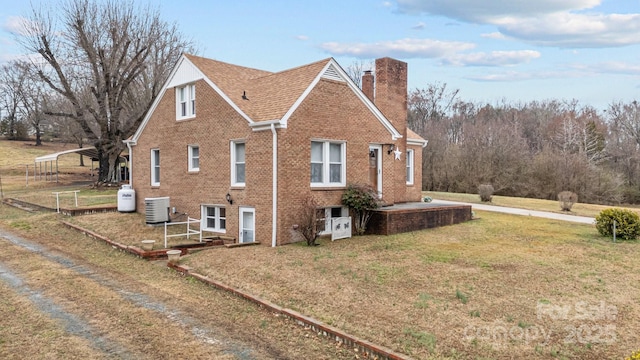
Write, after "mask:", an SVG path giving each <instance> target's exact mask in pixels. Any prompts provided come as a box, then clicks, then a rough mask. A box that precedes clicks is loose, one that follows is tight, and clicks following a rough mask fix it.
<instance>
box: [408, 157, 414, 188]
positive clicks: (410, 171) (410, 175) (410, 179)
mask: <svg viewBox="0 0 640 360" xmlns="http://www.w3.org/2000/svg"><path fill="white" fill-rule="evenodd" d="M407 185H413V150H407Z"/></svg>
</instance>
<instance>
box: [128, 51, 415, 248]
mask: <svg viewBox="0 0 640 360" xmlns="http://www.w3.org/2000/svg"><path fill="white" fill-rule="evenodd" d="M375 71H376V74H375V85H374V76H373V74H371V72H367V73H365V75H364V76H363V90H360V89H359V88H358V86H357V85H355V84H354V82H353V81H352V80H351V79H350V78H349V76H348V75H347V74H346V73H345V71H344V70H343V69H342V68H341V67H340V65H338V63H337V62H336V61H335V60H334V59H332V58H329V59H325V60H321V61H318V62H315V63H312V64H308V65H304V66H300V67H296V68H293V69H289V70H285V71H281V72H276V73H272V72H268V71H262V70H257V69H251V68H246V67H242V66H237V65H232V64H227V63H223V62H220V61H216V60H211V59H206V58H202V57H197V56H193V55H188V54H185V55H184V56H183V57H182V58H181V59H180V61H179V62H178V64H177V65H176V67H175V68H174V70H173V71H172V73H171V75H170V77H169V79H168V80H167V82H166V84H165V86H164V89H163V91H162V92H161V93H160V95H159V96H158V98H157V99H156V100H155V102H154V103H153V105H152V107H151V108H150V110H149V113H148V114H147V116H146V118H145V119H144V121H143V123H142V124H141V126H140V127H139V129H138V130H137V131H136V133H135V134H134V136H133V137H132V138H131V139H130V140H127V143H128V145H129V146H130V153H131V154H132V156H131V163H132V167H131V169H132V170H131V171H132V185H133V186H134V189H135V191H136V193H137V200H136V202H137V203H136V208H137V209H138V211H144V199H145V198H150V197H170V204H171V207H172V208H173V207H175V208H176V209H177V212H178V213H188V214H189V216H191V217H193V218H200V219H201V226H202V227H203V228H204V229H207V231H212V232H214V233H219V234H221V235H222V234H224V235H226V236H231V237H234V238H236V239H237V240H236V241H237V242H251V241H260V242H261V243H263V244H269V245H271V246H276V245H280V244H286V243H290V242H293V241H297V240H299V235H298V234H297V233H296V232H295V231H294V230H293V229H294V225H296V216H297V215H298V214H299V213H300V209H301V206H303V205H302V204H303V201H304V199H306V198H307V197H308V196H309V195H311V196H313V197H314V199H315V200H316V201H317V203H318V204H320V205H321V206H322V209H324V214H325V218H326V220H327V221H329V219H330V218H331V217H335V216H343V215H346V214H347V213H348V209H345V208H343V207H342V206H341V202H340V199H341V196H342V193H343V191H344V190H345V188H346V186H347V184H350V183H365V184H371V185H372V186H373V187H374V188H375V189H377V191H378V194H379V196H380V197H381V199H382V201H383V202H384V203H385V204H396V203H402V202H409V201H419V200H420V197H421V192H420V190H421V188H420V186H421V184H422V179H421V177H422V171H421V166H420V165H421V163H422V151H421V149H422V147H424V146H426V141H425V140H424V139H422V138H421V137H419V136H418V135H417V134H415V133H414V132H412V131H411V130H409V129H407V127H406V117H407V64H406V63H404V62H401V61H398V60H394V59H391V58H383V59H378V60H376V70H375ZM374 89H375V100H374ZM320 213H322V210H320ZM327 229H329V230H327V231H330V227H327Z"/></svg>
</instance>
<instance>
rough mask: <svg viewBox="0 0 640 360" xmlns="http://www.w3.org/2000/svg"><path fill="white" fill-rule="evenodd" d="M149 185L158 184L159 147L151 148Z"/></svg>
mask: <svg viewBox="0 0 640 360" xmlns="http://www.w3.org/2000/svg"><path fill="white" fill-rule="evenodd" d="M151 186H160V149H152V150H151Z"/></svg>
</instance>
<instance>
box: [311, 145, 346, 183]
mask: <svg viewBox="0 0 640 360" xmlns="http://www.w3.org/2000/svg"><path fill="white" fill-rule="evenodd" d="M311 142H312V143H314V142H318V143H322V182H311V187H312V188H314V187H317V188H325V187H345V186H346V184H347V143H346V141H335V140H320V139H312V140H311ZM330 144H339V145H340V159H341V161H342V163H341V164H340V165H341V166H340V182H339V183H332V182H330V178H331V166H330V165H331V162H330V161H329V160H330ZM309 164H311V152H309Z"/></svg>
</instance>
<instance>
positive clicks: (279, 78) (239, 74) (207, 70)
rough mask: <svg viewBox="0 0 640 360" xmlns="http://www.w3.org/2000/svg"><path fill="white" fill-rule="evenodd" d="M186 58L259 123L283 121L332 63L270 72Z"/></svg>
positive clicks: (189, 56) (324, 62)
mask: <svg viewBox="0 0 640 360" xmlns="http://www.w3.org/2000/svg"><path fill="white" fill-rule="evenodd" d="M185 56H186V57H187V58H188V59H189V60H190V61H191V62H192V63H193V64H194V65H196V66H197V67H198V68H199V69H200V70H201V71H202V72H203V73H204V75H205V76H206V77H207V78H209V79H210V80H211V81H212V82H213V83H214V84H216V85H217V86H218V87H219V88H220V90H222V91H223V92H224V93H225V94H226V95H227V96H228V97H229V99H230V100H231V101H233V102H234V103H235V104H236V105H237V106H238V107H239V108H240V109H241V110H242V111H243V112H244V113H245V114H247V115H248V116H249V117H250V118H251V119H252V120H253V121H256V122H258V121H268V120H278V119H282V118H283V117H284V115H285V114H286V113H287V111H288V110H289V109H291V107H292V106H293V104H294V103H295V102H296V100H297V99H298V98H299V97H300V95H301V94H302V93H303V92H304V91H305V90H306V89H307V88H308V87H309V84H311V83H312V82H313V80H314V78H315V77H316V76H317V75H318V73H320V71H321V70H322V69H323V68H324V67H325V65H326V64H327V62H329V60H330V59H324V60H321V61H317V62H315V63H312V64H308V65H304V66H299V67H296V68H293V69H289V70H285V71H281V72H277V73H271V72H268V71H263V70H257V69H251V68H247V67H242V66H237V65H232V64H227V63H224V62H221V61H217V60H211V59H206V58H202V57H198V56H193V55H188V54H185ZM243 95H244V96H245V97H246V99H244V98H243Z"/></svg>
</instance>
